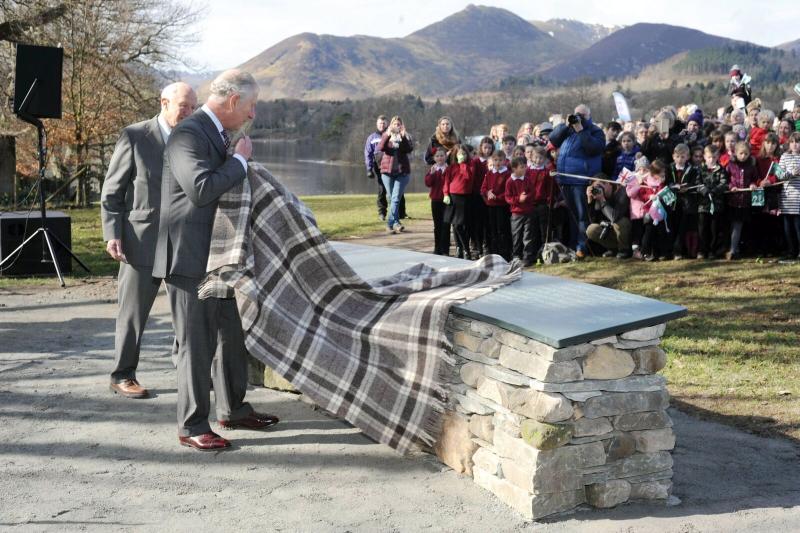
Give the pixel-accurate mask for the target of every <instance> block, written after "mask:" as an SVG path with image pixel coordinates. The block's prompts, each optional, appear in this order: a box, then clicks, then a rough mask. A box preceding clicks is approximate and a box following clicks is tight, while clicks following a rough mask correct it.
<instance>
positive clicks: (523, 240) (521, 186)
mask: <svg viewBox="0 0 800 533" xmlns="http://www.w3.org/2000/svg"><path fill="white" fill-rule="evenodd" d="M527 168H528V165H527V162H526V161H525V158H524V157H517V158H515V159H513V160H512V161H511V176H509V178H508V179H507V180H506V202H508V205H509V206H510V208H511V255H512V257H514V258H516V259H520V260H521V261H522V264H523V266H526V267H527V266H531V265H532V264H533V262H534V259H535V256H536V249H535V248H534V237H533V224H532V222H533V221H532V219H531V214H532V213H533V207H534V203H533V201H534V191H533V182H532V181H531V180H530V179H529V178H528V177H526V175H525V171H526V170H527Z"/></svg>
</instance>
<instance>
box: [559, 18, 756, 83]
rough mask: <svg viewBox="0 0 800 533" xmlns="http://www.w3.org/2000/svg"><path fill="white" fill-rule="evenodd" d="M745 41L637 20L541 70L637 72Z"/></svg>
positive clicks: (596, 75) (594, 74)
mask: <svg viewBox="0 0 800 533" xmlns="http://www.w3.org/2000/svg"><path fill="white" fill-rule="evenodd" d="M737 43H738V44H744V43H741V42H740V41H734V40H732V39H727V38H725V37H717V36H716V35H709V34H707V33H703V32H701V31H698V30H692V29H689V28H683V27H680V26H671V25H668V24H650V23H639V24H634V25H633V26H628V27H626V28H622V29H620V30H618V31H616V32H614V33H612V34H611V35H609V36H608V37H606V38H604V39H601V40H600V41H598V42H596V43H595V44H593V45H592V46H590V47H589V48H587V49H586V50H584V51H582V52H580V53H578V54H576V55H575V56H573V57H570V58H569V59H567V60H565V61H563V62H562V63H560V64H558V65H555V66H554V67H551V68H549V69H546V70H545V71H544V72H543V75H544V76H545V77H549V78H553V79H556V80H559V81H572V80H576V79H579V78H593V79H603V78H620V77H625V76H630V75H636V74H638V73H639V72H641V71H642V69H643V68H645V67H647V66H648V65H654V64H656V63H660V62H662V61H665V60H666V59H668V58H670V57H672V56H674V55H675V54H678V53H680V52H685V51H688V50H695V49H702V48H714V47H721V46H725V45H730V44H737Z"/></svg>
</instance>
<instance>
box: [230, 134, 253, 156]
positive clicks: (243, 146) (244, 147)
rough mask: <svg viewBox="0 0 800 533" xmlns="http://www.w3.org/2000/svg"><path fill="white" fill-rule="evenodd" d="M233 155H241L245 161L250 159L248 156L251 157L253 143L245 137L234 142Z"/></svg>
mask: <svg viewBox="0 0 800 533" xmlns="http://www.w3.org/2000/svg"><path fill="white" fill-rule="evenodd" d="M234 153H236V154H239V155H241V156H242V157H244V158H245V159H248V160H249V159H250V156H252V155H253V141H251V140H250V137H248V136H247V135H245V136H244V137H242V138H241V139H239V140H238V141H237V142H236V148H235V149H234Z"/></svg>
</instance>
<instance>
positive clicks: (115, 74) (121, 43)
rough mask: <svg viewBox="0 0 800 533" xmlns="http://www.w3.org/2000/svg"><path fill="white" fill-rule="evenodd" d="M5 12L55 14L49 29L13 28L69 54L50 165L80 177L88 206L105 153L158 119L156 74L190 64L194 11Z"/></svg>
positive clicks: (110, 6) (97, 6)
mask: <svg viewBox="0 0 800 533" xmlns="http://www.w3.org/2000/svg"><path fill="white" fill-rule="evenodd" d="M31 4H37V5H38V7H39V10H38V11H35V10H33V9H32V7H31ZM2 5H3V7H4V8H5V7H6V6H8V7H9V11H11V10H12V9H11V8H15V9H16V11H17V12H18V13H23V12H26V13H28V16H27V19H26V20H37V19H35V18H33V19H32V15H31V13H53V12H54V11H53V10H58V11H57V13H58V16H55V17H54V18H53V19H52V21H51V23H50V24H47V25H36V24H29V25H28V26H23V25H18V24H17V25H12V26H13V27H14V28H16V29H18V30H15V31H18V32H19V31H22V35H16V37H17V38H18V40H24V41H27V42H30V43H34V44H41V45H49V46H62V47H63V48H64V75H63V86H62V97H63V118H62V120H58V121H48V124H47V126H48V131H49V133H50V135H49V144H50V153H51V162H50V163H51V167H52V168H54V169H55V170H56V173H57V174H60V175H61V177H62V178H63V179H67V180H69V179H71V177H72V176H75V177H76V178H77V183H78V186H77V190H76V192H77V194H76V197H75V203H76V204H77V205H81V206H84V205H88V204H89V201H90V181H91V180H92V179H98V178H100V179H101V177H102V174H103V168H102V163H103V155H102V150H103V147H104V146H106V145H108V144H109V143H111V142H113V139H115V138H116V136H117V134H118V133H119V131H120V129H121V128H122V127H124V126H125V125H126V124H129V123H131V122H134V121H136V120H141V119H143V118H145V117H147V116H152V115H153V114H155V113H156V112H157V110H158V90H159V87H158V84H159V83H160V81H161V80H160V77H159V74H158V73H159V71H161V70H165V69H168V68H174V67H175V66H176V65H186V61H185V59H184V54H183V53H182V50H184V49H185V47H186V46H188V45H190V44H191V43H192V42H194V40H195V37H194V36H193V35H192V34H191V33H190V27H191V25H192V24H193V23H194V22H195V20H196V18H197V11H196V10H195V8H194V7H192V6H190V5H188V4H186V3H182V2H177V1H174V0H65V1H62V2H58V3H55V2H53V3H52V4H48V3H47V0H44V1H38V2H21V1H3V4H2ZM40 18H41V15H40ZM9 20H10V19H9V18H8V17H6V21H9ZM0 27H2V26H0ZM6 52H8V50H7V51H6ZM6 55H7V57H6V61H5V63H6V64H5V65H3V67H1V68H3V69H5V70H7V71H8V70H10V68H13V65H12V66H11V67H10V68H9V66H8V62H10V61H11V59H10V54H6ZM0 59H2V56H0ZM0 120H2V119H1V118H0ZM0 127H2V122H0ZM98 150H99V151H100V153H98ZM23 159H24V157H23Z"/></svg>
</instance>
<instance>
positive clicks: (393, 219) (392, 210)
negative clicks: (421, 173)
mask: <svg viewBox="0 0 800 533" xmlns="http://www.w3.org/2000/svg"><path fill="white" fill-rule="evenodd" d="M410 180H411V176H410V175H409V174H400V175H399V176H394V177H393V176H389V175H388V174H381V181H382V182H383V187H384V188H385V189H386V198H387V200H388V201H389V209H388V212H387V216H386V224H387V225H388V226H389V227H390V228H393V227H394V225H395V224H399V223H400V198H401V197H402V196H403V192H404V191H405V190H406V186H407V185H408V182H409V181H410Z"/></svg>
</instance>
